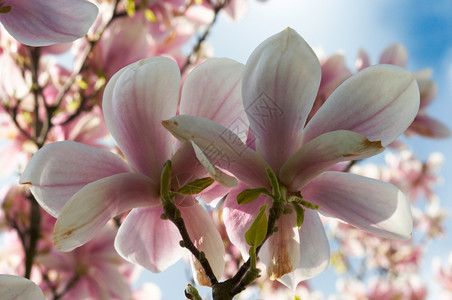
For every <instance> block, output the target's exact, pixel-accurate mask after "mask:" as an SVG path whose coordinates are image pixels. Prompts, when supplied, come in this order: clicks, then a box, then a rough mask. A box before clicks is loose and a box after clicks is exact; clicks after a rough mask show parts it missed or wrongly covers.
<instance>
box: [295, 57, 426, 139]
mask: <svg viewBox="0 0 452 300" xmlns="http://www.w3.org/2000/svg"><path fill="white" fill-rule="evenodd" d="M418 109H419V89H418V86H417V83H416V80H415V78H414V76H413V75H412V74H411V73H410V72H408V71H406V70H405V69H403V68H400V67H397V66H392V65H376V66H371V67H368V68H366V69H364V70H362V71H360V72H358V73H357V74H355V75H353V76H352V77H350V78H349V79H347V80H346V81H345V82H344V83H343V84H341V85H340V86H339V87H338V88H337V89H336V90H335V91H334V92H333V93H332V94H331V96H330V97H329V98H328V99H327V100H326V102H325V104H324V105H323V106H322V107H321V108H320V109H319V110H318V112H317V113H316V114H315V115H314V117H313V118H312V119H311V120H310V121H309V123H308V124H307V126H306V128H305V130H304V140H303V142H304V143H306V142H308V141H310V140H312V139H313V138H315V137H317V136H319V135H321V134H322V133H325V132H328V131H334V130H340V129H345V130H350V131H355V132H357V133H360V134H362V135H364V136H366V137H367V138H368V139H369V140H371V141H381V142H382V144H383V146H386V145H388V144H389V143H391V142H392V141H394V140H395V139H396V138H397V137H398V136H399V135H401V134H402V133H403V132H404V131H405V130H406V128H407V127H408V126H409V125H410V124H411V122H412V121H413V120H414V117H415V116H416V114H417V112H418Z"/></svg>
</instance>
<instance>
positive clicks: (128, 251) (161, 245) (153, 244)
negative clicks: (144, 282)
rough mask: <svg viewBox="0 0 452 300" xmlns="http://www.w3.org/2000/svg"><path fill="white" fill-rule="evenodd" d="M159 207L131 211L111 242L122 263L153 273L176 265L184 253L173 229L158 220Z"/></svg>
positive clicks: (163, 221)
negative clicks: (123, 261)
mask: <svg viewBox="0 0 452 300" xmlns="http://www.w3.org/2000/svg"><path fill="white" fill-rule="evenodd" d="M162 214H163V209H162V208H161V207H146V208H136V209H132V211H131V212H130V214H129V215H128V216H127V217H126V219H125V220H124V222H123V223H122V225H121V227H119V231H118V234H117V235H116V239H115V248H116V250H117V251H118V253H119V254H120V255H121V256H122V257H123V258H125V259H126V260H128V261H130V262H132V263H135V264H138V265H140V266H143V267H145V268H146V269H148V270H150V271H151V272H154V273H157V272H161V271H163V270H165V269H166V268H168V267H169V266H171V265H173V264H174V263H176V262H177V261H178V260H179V259H180V258H181V257H182V256H183V254H184V253H185V251H186V250H184V249H183V248H182V247H181V246H180V245H179V241H180V240H181V239H182V238H181V235H180V233H179V231H178V230H177V228H176V226H175V225H174V224H173V223H171V221H168V220H162V219H161V218H160V216H161V215H162Z"/></svg>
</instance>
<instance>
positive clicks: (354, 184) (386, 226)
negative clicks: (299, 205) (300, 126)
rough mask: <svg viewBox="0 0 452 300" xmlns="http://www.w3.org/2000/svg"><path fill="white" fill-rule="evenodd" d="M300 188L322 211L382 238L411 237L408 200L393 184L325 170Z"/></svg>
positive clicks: (410, 217)
mask: <svg viewBox="0 0 452 300" xmlns="http://www.w3.org/2000/svg"><path fill="white" fill-rule="evenodd" d="M301 192H302V194H303V197H304V199H306V200H307V201H309V202H312V203H315V204H318V205H320V206H321V208H320V212H321V213H324V214H326V215H328V216H332V217H335V218H338V219H341V220H343V221H345V222H347V223H349V224H351V225H353V226H355V227H357V228H359V229H361V230H364V231H367V232H369V233H372V234H375V235H378V236H381V237H385V238H392V239H400V240H405V239H409V238H411V232H412V228H413V218H412V216H411V209H410V204H409V202H408V200H407V198H406V197H405V195H404V194H403V193H402V192H401V191H400V190H399V189H398V188H396V187H395V186H394V185H392V184H389V183H386V182H383V181H379V180H375V179H371V178H367V177H363V176H360V175H355V174H350V173H342V172H325V173H323V174H322V175H320V176H318V177H317V178H315V179H314V180H313V181H311V182H310V183H309V184H308V185H306V186H305V187H304V188H303V190H302V191H301Z"/></svg>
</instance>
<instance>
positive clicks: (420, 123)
mask: <svg viewBox="0 0 452 300" xmlns="http://www.w3.org/2000/svg"><path fill="white" fill-rule="evenodd" d="M407 61H408V51H407V50H406V48H405V47H404V46H403V45H402V44H400V43H396V44H393V45H390V46H389V47H387V48H386V49H385V50H384V51H383V52H382V53H381V55H380V58H379V63H380V64H391V65H396V66H401V67H405V65H406V63H407ZM355 65H356V68H357V69H358V70H362V69H364V68H366V67H368V66H369V65H370V58H369V55H368V54H367V52H366V51H364V50H360V52H359V54H358V58H357V59H356V62H355ZM414 75H415V77H416V81H417V84H418V86H419V92H420V106H419V112H418V114H417V115H416V118H415V119H414V120H413V122H412V123H411V124H410V126H409V127H408V128H407V130H406V132H405V134H406V135H408V136H410V135H421V136H425V137H430V138H447V137H449V136H450V130H449V128H448V127H447V126H446V125H445V124H443V123H442V122H441V121H438V120H436V119H434V118H432V117H430V116H429V115H428V112H427V108H428V106H429V105H430V104H431V103H432V102H433V100H434V99H435V97H436V93H437V86H436V83H435V82H434V81H433V80H432V79H431V77H432V70H430V69H424V70H421V71H418V72H416V73H415V74H414Z"/></svg>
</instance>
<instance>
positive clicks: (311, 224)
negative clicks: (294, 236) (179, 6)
mask: <svg viewBox="0 0 452 300" xmlns="http://www.w3.org/2000/svg"><path fill="white" fill-rule="evenodd" d="M299 233H300V250H299V251H300V264H299V265H298V267H297V268H296V269H295V270H294V271H293V272H292V273H289V274H287V275H286V276H284V277H283V278H281V279H279V281H280V282H282V283H283V284H285V285H286V286H288V287H289V288H291V289H295V288H296V287H297V285H298V283H300V282H301V281H303V280H307V279H309V278H312V277H314V276H317V275H319V274H320V273H322V272H323V271H325V269H326V268H327V267H328V264H329V261H330V246H329V244H328V238H327V237H326V234H325V230H324V229H323V224H322V222H321V221H320V218H319V215H318V213H317V212H315V211H312V210H310V209H306V211H305V215H304V222H303V224H302V225H301V229H300V230H299Z"/></svg>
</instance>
